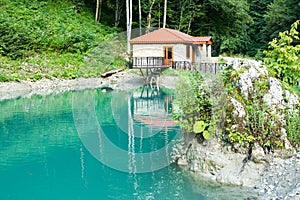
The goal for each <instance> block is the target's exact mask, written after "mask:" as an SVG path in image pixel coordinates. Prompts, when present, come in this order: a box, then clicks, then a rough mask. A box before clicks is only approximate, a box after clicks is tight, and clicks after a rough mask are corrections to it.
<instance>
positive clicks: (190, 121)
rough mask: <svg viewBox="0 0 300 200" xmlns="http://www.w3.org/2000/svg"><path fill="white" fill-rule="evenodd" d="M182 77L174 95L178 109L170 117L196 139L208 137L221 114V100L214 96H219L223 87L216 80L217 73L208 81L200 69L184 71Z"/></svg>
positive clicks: (213, 131) (212, 132)
mask: <svg viewBox="0 0 300 200" xmlns="http://www.w3.org/2000/svg"><path fill="white" fill-rule="evenodd" d="M181 78H182V80H181V81H180V84H179V85H178V86H177V89H176V95H175V97H176V98H175V104H176V106H178V111H176V112H174V115H173V117H174V119H175V120H177V121H178V122H179V125H180V126H181V127H182V128H183V130H184V131H185V132H190V133H192V132H193V133H195V134H196V135H197V137H198V138H199V139H201V140H203V139H206V140H208V139H210V138H211V137H212V136H213V134H214V133H215V131H216V129H217V126H216V124H217V123H219V122H220V120H221V117H220V114H222V112H221V111H222V108H221V107H220V104H219V103H220V102H215V101H216V98H215V97H216V96H218V97H221V96H222V95H221V93H222V91H221V90H222V87H220V85H218V83H219V81H218V80H216V78H218V77H209V81H208V82H209V83H207V80H208V79H207V77H204V74H202V72H200V71H186V72H185V73H183V74H181ZM220 99H221V98H218V101H220Z"/></svg>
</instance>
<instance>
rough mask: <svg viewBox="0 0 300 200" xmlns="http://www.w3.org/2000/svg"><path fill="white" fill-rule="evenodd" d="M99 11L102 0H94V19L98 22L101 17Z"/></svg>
mask: <svg viewBox="0 0 300 200" xmlns="http://www.w3.org/2000/svg"><path fill="white" fill-rule="evenodd" d="M101 11H102V0H97V1H96V15H95V21H97V22H99V21H100V18H101Z"/></svg>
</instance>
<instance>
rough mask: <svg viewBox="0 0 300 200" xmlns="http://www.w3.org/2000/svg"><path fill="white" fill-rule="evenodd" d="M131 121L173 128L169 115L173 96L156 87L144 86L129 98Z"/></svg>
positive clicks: (173, 124)
mask: <svg viewBox="0 0 300 200" xmlns="http://www.w3.org/2000/svg"><path fill="white" fill-rule="evenodd" d="M131 102H132V104H133V105H132V106H131V109H132V110H131V112H132V113H133V116H132V117H133V120H134V121H136V122H140V123H142V124H145V125H152V126H155V127H168V126H175V123H174V121H173V119H172V116H171V113H172V109H173V104H172V103H173V96H172V95H171V94H170V93H168V92H167V91H166V90H164V89H161V88H158V86H156V85H149V84H146V85H144V86H143V87H142V88H140V89H139V90H137V91H135V92H134V93H133V95H132V97H131Z"/></svg>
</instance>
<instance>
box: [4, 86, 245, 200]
mask: <svg viewBox="0 0 300 200" xmlns="http://www.w3.org/2000/svg"><path fill="white" fill-rule="evenodd" d="M76 97H78V99H77V103H79V104H78V105H81V107H82V111H84V106H87V105H88V104H87V103H89V102H93V103H94V104H93V110H94V112H95V116H96V118H97V122H98V124H99V126H100V127H101V128H102V130H103V132H104V133H105V136H106V137H107V138H108V139H109V140H110V141H111V142H112V143H113V144H114V145H116V146H118V147H119V148H120V149H122V150H123V151H126V152H127V154H126V156H128V157H126V159H127V162H126V166H125V167H124V168H125V169H127V170H128V171H127V172H126V171H119V170H116V169H115V168H112V167H111V166H107V163H103V162H99V159H98V158H97V156H95V155H93V154H92V153H91V152H90V151H89V149H88V148H87V147H86V146H85V144H84V143H83V141H82V139H81V137H80V136H79V133H78V132H77V129H76V127H77V126H78V124H77V125H76V119H75V118H74V112H76V109H75V111H74V98H76ZM91 97H93V99H92V101H91V100H90V99H89V98H91ZM172 102H173V96H172V91H170V90H166V89H164V88H153V87H152V88H151V87H149V86H144V87H142V88H138V89H135V90H133V91H126V92H115V91H111V92H104V91H103V90H102V89H95V90H84V91H74V92H65V93H61V94H51V95H47V96H39V95H35V96H31V97H24V98H18V99H11V100H4V101H0V113H1V115H0V179H1V182H0V188H1V190H0V196H1V199H5V200H6V199H24V200H26V199H121V200H122V199H124V200H125V199H126V200H127V199H172V200H173V199H180V200H181V199H199V200H201V199H222V198H220V197H222V194H223V196H224V193H226V191H230V192H232V190H231V189H230V188H225V189H224V187H221V186H217V185H214V184H212V183H210V182H207V181H203V180H196V179H195V178H194V176H193V175H191V174H190V173H189V172H185V171H184V170H182V169H180V168H178V167H177V166H175V165H173V164H171V165H166V166H164V167H162V168H160V169H158V170H153V171H149V172H145V173H137V172H138V167H139V163H138V162H139V161H141V160H139V159H138V158H137V157H138V156H137V155H139V153H144V154H149V155H155V154H151V152H153V151H159V150H161V149H164V147H165V146H166V145H167V144H172V140H173V139H174V138H176V137H175V136H176V135H177V133H178V130H179V129H178V127H177V126H176V125H175V124H174V122H173V121H172V118H171V115H170V114H171V112H172V105H173V104H172ZM78 110H79V111H80V109H78ZM81 116H83V117H87V118H89V117H91V114H90V113H81ZM84 129H85V130H89V127H88V126H85V127H84ZM81 136H82V135H81ZM100 143H101V138H97V142H96V143H95V144H96V145H98V146H97V148H98V147H100V146H101V145H100ZM99 145H100V146H99ZM104 150H105V149H104ZM164 150H165V149H164ZM169 151H170V149H167V151H164V152H166V154H164V156H165V155H167V154H168V153H169ZM97 152H98V155H101V154H106V157H107V158H109V159H110V160H113V161H118V160H122V158H120V155H116V154H115V153H114V152H111V151H108V150H107V149H106V151H102V152H101V148H98V149H97ZM166 158H168V157H166ZM145 159H146V157H145ZM155 160H156V159H155V158H154V157H153V161H155ZM120 162H121V161H120ZM144 162H145V163H146V161H144ZM161 163H164V162H163V161H161ZM235 189H236V191H235V192H236V193H238V192H239V191H241V189H239V188H235ZM216 191H217V192H216ZM225 196H226V195H225Z"/></svg>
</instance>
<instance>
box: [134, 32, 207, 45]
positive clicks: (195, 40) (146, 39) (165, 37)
mask: <svg viewBox="0 0 300 200" xmlns="http://www.w3.org/2000/svg"><path fill="white" fill-rule="evenodd" d="M175 43H183V44H211V43H212V38H211V36H204V37H193V36H190V35H188V34H186V33H183V32H180V31H177V30H174V29H169V28H161V29H158V30H155V31H153V32H150V33H148V34H145V35H142V36H140V37H137V38H134V39H132V40H130V44H175Z"/></svg>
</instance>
